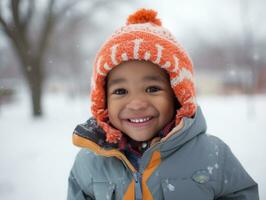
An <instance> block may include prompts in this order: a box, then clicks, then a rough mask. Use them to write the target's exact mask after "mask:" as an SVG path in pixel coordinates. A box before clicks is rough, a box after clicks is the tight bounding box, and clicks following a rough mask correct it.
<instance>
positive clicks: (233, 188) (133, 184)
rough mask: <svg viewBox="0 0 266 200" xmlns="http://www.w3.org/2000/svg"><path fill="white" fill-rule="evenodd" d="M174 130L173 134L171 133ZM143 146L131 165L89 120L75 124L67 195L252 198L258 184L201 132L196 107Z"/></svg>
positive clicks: (77, 198)
mask: <svg viewBox="0 0 266 200" xmlns="http://www.w3.org/2000/svg"><path fill="white" fill-rule="evenodd" d="M173 133H174V134H173ZM169 135H170V137H168V138H167V139H166V140H161V141H160V142H158V143H156V144H155V145H153V146H151V147H150V148H149V149H147V150H146V151H145V152H144V154H143V156H142V158H141V159H140V162H139V170H138V171H137V170H136V169H135V168H134V167H133V165H132V164H131V163H130V162H129V160H128V159H127V158H126V157H125V155H124V154H123V153H121V152H120V151H118V150H117V149H116V147H115V146H114V145H113V146H112V145H110V144H107V143H106V142H105V140H104V133H103V131H102V130H101V129H100V128H99V127H98V126H97V124H96V122H95V120H93V119H90V120H88V121H87V123H85V124H82V125H79V126H77V127H76V129H75V131H74V134H73V141H74V144H75V145H77V146H79V147H82V149H81V150H80V152H79V153H78V154H77V156H76V159H75V162H74V165H73V168H72V170H71V172H70V176H69V187H68V198H67V199H68V200H85V199H86V200H87V199H97V200H104V199H106V200H109V199H110V200H112V199H115V200H122V199H126V200H140V199H144V200H153V199H154V200H163V199H165V200H175V199H180V200H214V199H217V200H258V199H259V197H258V186H257V184H256V183H255V182H254V180H252V178H251V177H250V176H249V175H248V173H247V172H246V171H245V170H244V168H243V167H242V166H241V164H240V163H239V161H238V160H237V158H236V157H235V156H234V155H233V154H232V152H231V150H230V148H229V147H228V146H227V145H226V144H225V143H224V142H222V141H221V140H220V139H218V138H217V137H214V136H211V135H208V134H206V123H205V119H204V116H203V114H202V112H201V109H200V108H198V109H197V112H196V115H195V117H194V118H183V127H182V128H181V129H180V130H178V131H176V129H174V130H173V132H172V133H169Z"/></svg>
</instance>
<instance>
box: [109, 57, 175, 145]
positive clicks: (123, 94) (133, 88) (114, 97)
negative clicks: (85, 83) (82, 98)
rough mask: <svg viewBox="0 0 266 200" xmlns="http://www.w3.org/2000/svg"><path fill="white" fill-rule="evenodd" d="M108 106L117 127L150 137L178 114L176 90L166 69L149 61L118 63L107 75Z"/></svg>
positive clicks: (135, 135) (136, 137)
mask: <svg viewBox="0 0 266 200" xmlns="http://www.w3.org/2000/svg"><path fill="white" fill-rule="evenodd" d="M107 108H108V114H109V120H110V122H111V123H112V125H113V126H114V127H116V128H117V129H119V130H120V131H122V132H123V133H124V134H127V135H128V136H129V137H130V138H132V139H134V140H136V141H147V140H149V139H151V138H152V137H153V136H154V135H155V134H156V133H157V132H158V131H160V130H161V129H162V128H164V126H165V125H166V124H167V123H169V122H170V121H171V120H172V119H173V116H174V113H175V107H174V94H173V91H172V88H171V86H170V81H169V78H168V75H167V74H166V72H164V71H163V70H162V69H161V68H159V67H158V66H156V65H155V64H152V63H150V62H145V61H129V62H125V63H122V64H121V65H119V66H117V67H115V68H114V69H113V70H112V71H111V72H110V73H109V75H108V79H107Z"/></svg>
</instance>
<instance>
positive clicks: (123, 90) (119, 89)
mask: <svg viewBox="0 0 266 200" xmlns="http://www.w3.org/2000/svg"><path fill="white" fill-rule="evenodd" d="M112 94H115V95H124V94H127V90H126V89H124V88H118V89H115V90H113V92H112Z"/></svg>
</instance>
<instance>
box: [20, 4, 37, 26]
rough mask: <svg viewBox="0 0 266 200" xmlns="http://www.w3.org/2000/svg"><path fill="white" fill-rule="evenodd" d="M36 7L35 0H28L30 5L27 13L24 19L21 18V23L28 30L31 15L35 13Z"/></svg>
mask: <svg viewBox="0 0 266 200" xmlns="http://www.w3.org/2000/svg"><path fill="white" fill-rule="evenodd" d="M34 8H35V0H28V7H27V10H26V14H25V16H24V17H23V19H21V23H22V24H23V27H25V29H26V30H27V28H28V26H29V23H30V21H31V17H32V16H33V14H34Z"/></svg>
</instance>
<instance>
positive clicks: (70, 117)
mask: <svg viewBox="0 0 266 200" xmlns="http://www.w3.org/2000/svg"><path fill="white" fill-rule="evenodd" d="M18 98H19V99H20V101H19V102H18V103H17V104H14V105H9V106H5V107H2V108H1V113H0V132H1V133H0V160H1V164H0V172H1V173H0V199H3V200H18V199H28V200H35V199H38V200H47V199H49V200H57V199H65V198H66V193H67V177H68V174H69V171H70V168H71V166H72V163H73V160H74V157H75V154H76V152H77V151H78V148H76V147H74V146H73V145H72V144H71V135H72V131H73V129H74V128H75V126H76V124H77V123H82V122H84V121H85V120H86V119H87V118H88V117H89V116H90V113H89V100H88V99H86V98H83V99H70V98H69V97H68V96H65V95H55V94H50V95H49V94H48V95H46V98H45V106H46V108H47V111H46V114H45V116H44V118H43V119H32V118H31V117H29V116H30V115H29V114H30V113H29V110H30V109H29V106H30V105H29V104H28V101H27V96H25V93H22V94H21V95H20V96H19V97H18ZM198 101H199V104H200V105H201V107H202V109H203V112H204V114H205V116H206V119H207V125H208V133H210V134H213V135H216V136H218V137H220V138H221V139H223V140H224V141H225V142H226V143H227V144H229V146H230V147H231V149H232V151H233V152H234V154H235V155H236V156H237V157H238V158H239V160H240V161H241V163H242V164H243V166H244V167H245V168H246V170H247V171H248V172H249V174H250V175H251V176H252V177H253V178H254V179H255V180H256V181H257V182H258V183H259V188H260V198H261V199H266V193H265V188H266V178H265V177H266V173H265V169H266V158H265V152H266V146H265V142H266V136H265V119H266V95H265V96H256V97H254V98H252V99H247V97H245V96H231V97H218V96H217V97H215V96H213V97H200V98H199V99H198ZM247 101H252V102H253V103H254V104H253V106H254V107H253V108H254V111H253V113H248V110H249V109H248V106H247V105H248V104H247ZM248 114H249V115H248Z"/></svg>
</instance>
